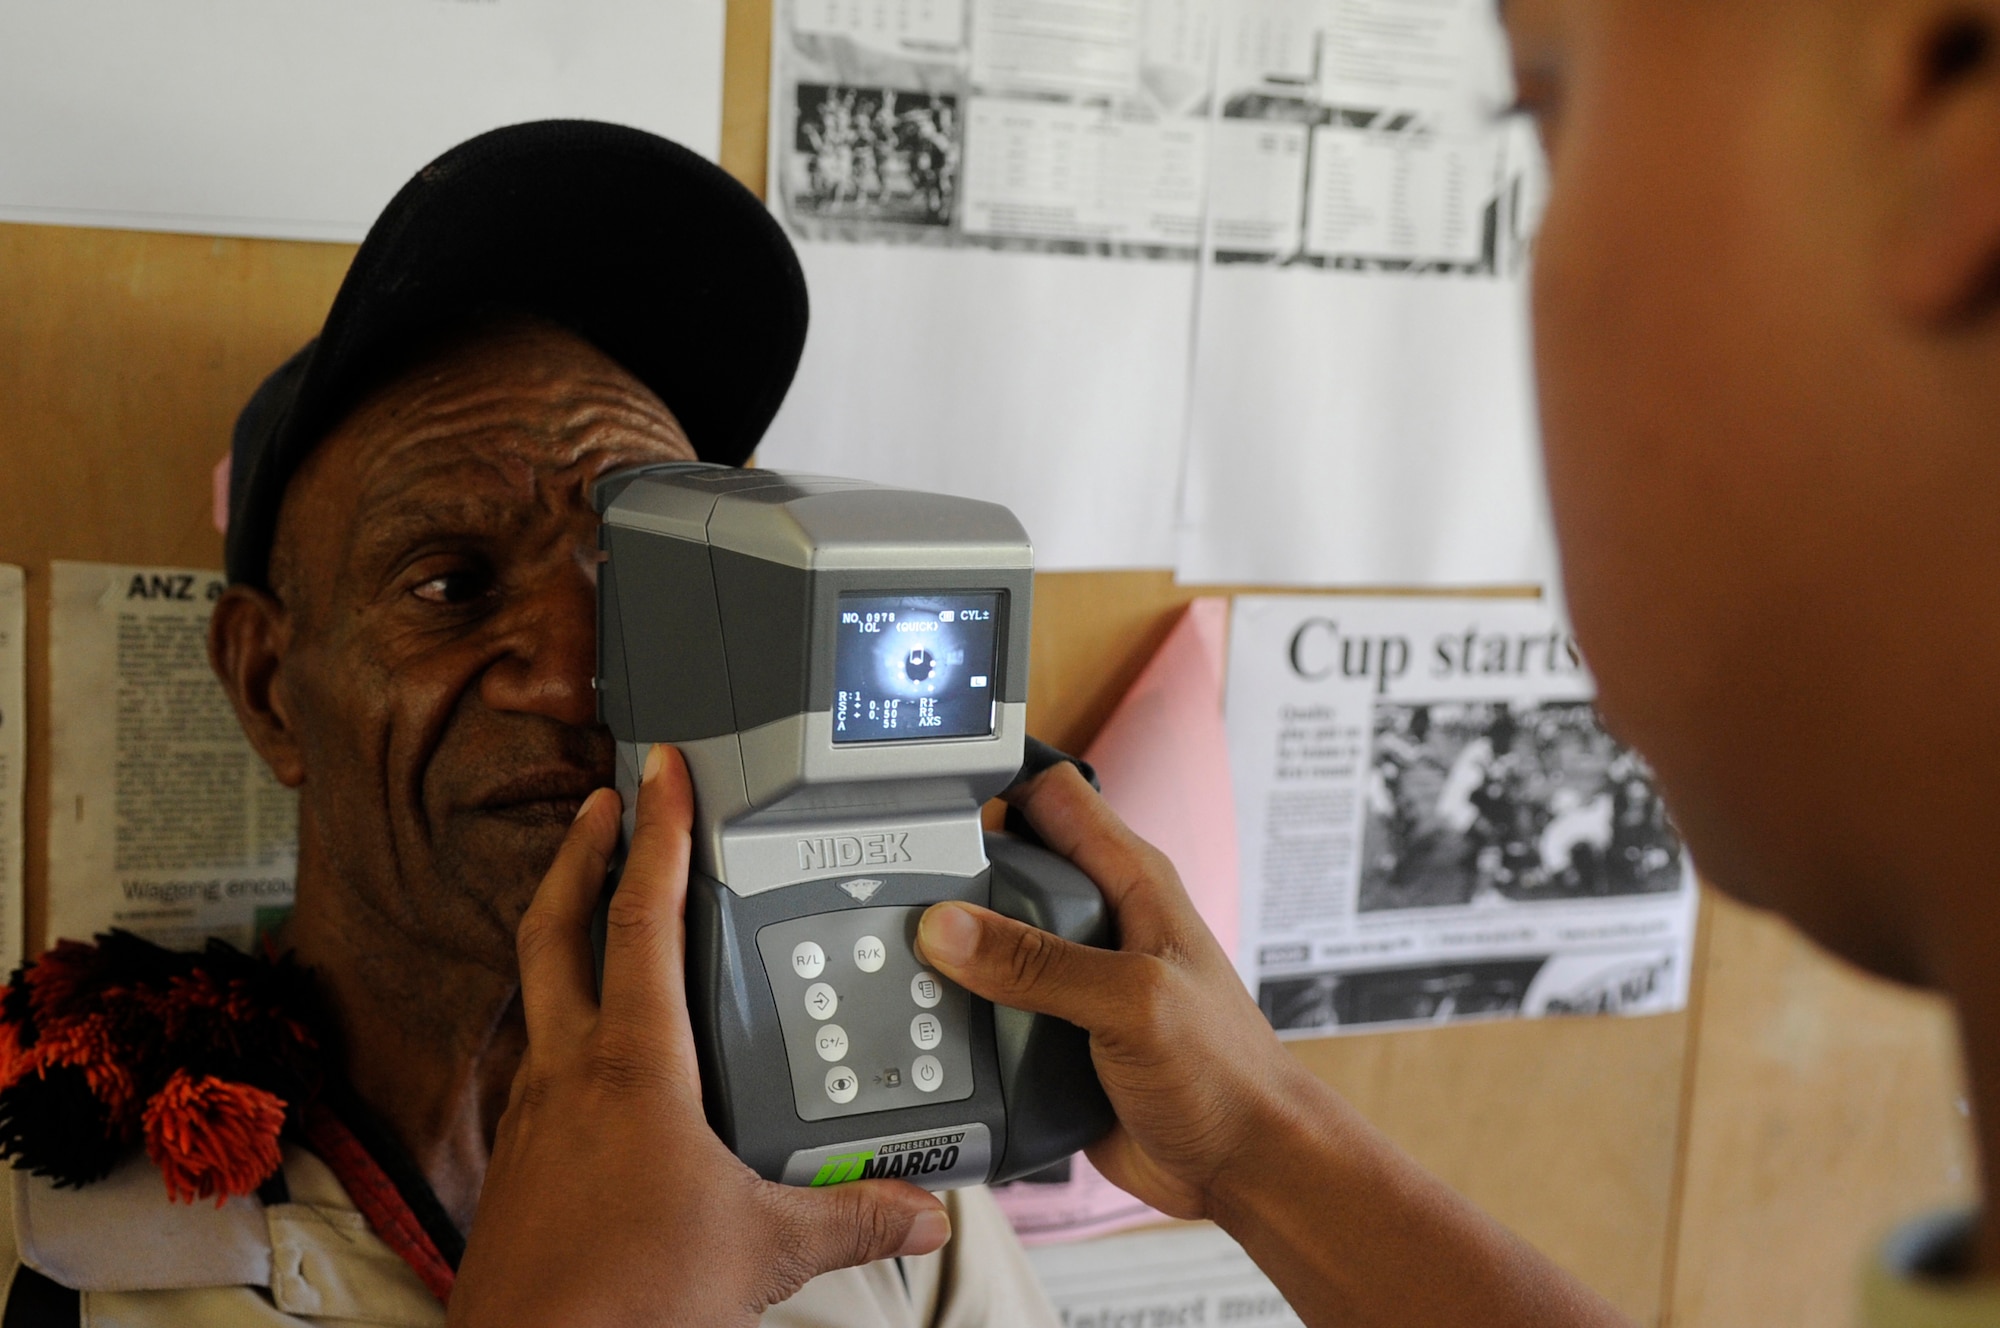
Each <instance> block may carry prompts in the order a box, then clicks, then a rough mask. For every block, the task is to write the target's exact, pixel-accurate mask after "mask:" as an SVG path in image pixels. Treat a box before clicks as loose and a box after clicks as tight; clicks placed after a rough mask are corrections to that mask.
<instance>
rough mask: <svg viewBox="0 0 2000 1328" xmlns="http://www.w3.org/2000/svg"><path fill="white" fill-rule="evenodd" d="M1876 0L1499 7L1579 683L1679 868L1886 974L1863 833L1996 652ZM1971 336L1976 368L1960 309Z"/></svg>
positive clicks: (1976, 478) (1909, 781)
mask: <svg viewBox="0 0 2000 1328" xmlns="http://www.w3.org/2000/svg"><path fill="white" fill-rule="evenodd" d="M1894 8H1895V6H1894V3H1893V0H1888V2H1886V3H1874V0H1846V2H1842V0H1797V2H1796V3H1794V2H1793V0H1507V4H1506V11H1505V12H1506V20H1507V24H1508V28H1509V30H1510V35H1511V36H1512V38H1513V42H1514V56H1515V62H1516V71H1517V82H1518V84H1519V85H1520V89H1521V93H1522V97H1523V101H1524V103H1526V105H1527V106H1528V107H1529V109H1532V110H1536V111H1537V112H1539V119H1540V122H1541V125H1542V128H1543V131H1544V137H1545V142H1546V143H1547V145H1548V147H1549V149H1550V157H1551V165H1552V169H1553V173H1554V174H1553V188H1552V193H1551V197H1550V202H1549V208H1548V212H1547V216H1546V220H1545V224H1544V227H1543V230H1542V233H1541V237H1540V240H1539V247H1538V251H1537V259H1536V269H1535V277H1534V304H1535V325H1536V326H1535V341H1536V359H1537V372H1538V376H1539V380H1540V392H1541V404H1542V413H1543V425H1544V433H1545V443H1544V446H1545V449H1546V455H1547V466H1548V477H1549V485H1550V490H1551V494H1552V497H1553V501H1554V507H1555V513H1556V520H1557V526H1558V530H1559V533H1560V536H1561V541H1562V549H1563V566H1564V573H1565V578H1566V581H1567V594H1568V597H1569V602H1570V607H1571V610H1572V612H1573V614H1574V617H1575V622H1576V627H1577V631H1578V634H1579V637H1580V639H1581V641H1582V643H1583V646H1584V648H1585V650H1586V652H1587V654H1588V655H1589V657H1590V661H1591V664H1592V666H1593V669H1594V670H1595V672H1596V674H1597V676H1598V678H1599V681H1600V684H1601V687H1602V700H1603V704H1604V707H1605V710H1606V713H1607V715H1608V717H1609V718H1610V720H1611V721H1612V723H1613V724H1614V726H1615V727H1617V728H1618V729H1619V730H1620V731H1621V733H1622V735H1623V736H1625V737H1626V738H1627V739H1628V740H1630V741H1632V742H1633V743H1634V744H1635V745H1637V746H1638V747H1639V748H1640V749H1642V750H1643V751H1644V752H1645V753H1646V754H1647V755H1648V756H1649V757H1650V758H1651V759H1652V760H1653V762H1654V763H1655V765H1656V767H1657V769H1658V771H1659V773H1660V775H1661V777H1662V780H1663V782H1664V784H1665V786H1666V788H1667V791H1668V793H1669V797H1670V804H1671V805H1672V807H1673V808H1674V811H1675V815H1676V817H1677V818H1678V819H1679V821H1680V823H1681V825H1682V827H1683V829H1684V830H1685V831H1686V833H1687V835H1688V838H1689V840H1690V841H1691V843H1692V845H1693V847H1694V849H1695V853H1696V856H1697V860H1698V861H1700V862H1701V863H1702V865H1703V867H1704V868H1705V869H1706V871H1707V873H1708V874H1710V875H1711V876H1712V877H1713V878H1714V879H1716V880H1717V881H1718V882H1719V883H1720V884H1722V885H1723V886H1725V887H1726V888H1729V889H1730V890H1732V891H1733V892H1738V893H1742V894H1745V895H1746V896H1748V897H1749V898H1751V899H1752V900H1753V901H1755V902H1764V903H1770V904H1774V905H1777V906H1779V907H1781V908H1782V909H1783V910H1784V911H1785V912H1787V913H1788V914H1790V915H1791V916H1792V917H1793V918H1794V920H1795V921H1797V922H1799V923H1800V924H1801V925H1802V926H1803V927H1804V928H1805V929H1806V930H1807V931H1808V932H1809V933H1811V934H1813V935H1815V936H1816V937H1817V938H1818V939H1820V940H1821V941H1822V942H1824V943H1826V944H1828V945H1830V946H1831V947H1832V948H1834V949H1836V950H1838V951H1841V952H1843V953H1845V954H1847V955H1848V956H1850V957H1852V958H1856V959H1859V960H1860V961H1862V962H1863V963H1866V964H1868V965H1870V966H1872V967H1875V968H1877V969H1880V970H1883V971H1887V972H1891V973H1897V974H1911V973H1914V971H1915V970H1916V969H1917V968H1918V967H1919V965H1918V964H1917V963H1916V962H1915V961H1914V960H1913V958H1912V956H1910V955H1908V954H1906V953H1903V952H1901V950H1900V949H1899V947H1900V945H1901V944H1902V942H1901V941H1900V940H1899V939H1898V935H1897V928H1896V927H1894V926H1892V925H1888V919H1889V918H1890V917H1892V916H1893V915H1894V909H1895V905H1894V904H1893V903H1892V902H1890V901H1886V900H1882V899H1880V898H1879V895H1880V894H1881V893H1882V890H1881V884H1882V878H1883V875H1884V868H1885V867H1886V866H1887V865H1888V864H1887V863H1886V862H1885V857H1887V856H1888V854H1889V853H1890V852H1891V850H1889V849H1888V848H1887V847H1886V845H1885V843H1884V841H1883V840H1882V839H1879V838H1878V837H1877V836H1878V835H1881V834H1882V833H1884V828H1885V827H1887V826H1893V825H1895V824H1896V823H1897V822H1898V818H1899V817H1901V816H1903V815H1904V814H1905V810H1906V804H1907V808H1908V810H1909V812H1910V814H1911V815H1915V814H1916V811H1915V809H1916V808H1918V807H1919V806H1921V804H1922V801H1923V800H1924V799H1927V798H1935V797H1938V796H1942V794H1943V790H1942V789H1941V788H1940V787H1939V784H1938V782H1937V781H1939V780H1943V779H1948V778H1950V776H1949V775H1948V774H1944V773H1941V772H1943V771H1949V770H1952V769H1957V770H1961V771H1962V770H1963V769H1965V768H1966V767H1965V765H1964V764H1963V763H1962V762H1958V761H1957V757H1958V756H1959V755H1960V753H1955V752H1951V751H1948V750H1947V749H1949V748H1954V747H1959V746H1965V745H1967V737H1968V732H1967V729H1968V725H1967V722H1966V720H1965V719H1964V718H1961V719H1958V720H1954V719H1952V718H1951V717H1950V716H1949V715H1948V714H1947V713H1946V710H1945V708H1944V704H1945V702H1946V701H1947V699H1949V698H1957V699H1959V700H1962V699H1963V698H1965V697H1966V696H1967V695H1968V694H1969V692H1968V682H1969V679H1968V678H1967V677H1966V676H1965V673H1966V670H1967V668H1968V667H1969V665H1970V661H1975V660H1980V659H1990V658H1991V657H1992V642H1990V641H1987V640H1984V639H1982V638H1981V634H1982V633H1984V632H1986V630H1987V629H1986V627H1985V626H1984V625H1983V622H1984V617H1985V615H1981V614H1979V613H1976V612H1972V611H1970V606H1972V605H1976V604H1979V603H1983V602H1990V595H1991V588H1990V586H1978V585H1975V584H1973V583H1972V582H1971V581H1968V580H1967V579H1966V578H1965V577H1964V575H1963V574H1962V569H1967V568H1968V556H1969V555H1972V556H1971V558H1970V570H1972V571H1974V572H1976V571H1977V570H1978V568H1980V567H1984V566H1988V565H1990V553H1989V554H1977V553H1976V552H1975V551H1977V550H1981V549H1989V550H1990V541H1991V539H1992V520H1993V518H1992V515H1991V513H1992V512H1993V511H1994V510H1995V503H1996V500H2000V482H1996V481H2000V472H1996V468H1995V461H1994V458H1995V454H1996V451H2000V449H1995V448H1994V447H1993V446H1992V445H1991V444H1992V441H1993V439H1992V426H1991V422H1990V417H1989V418H1988V420H1987V422H1985V423H1984V424H1983V425H1975V426H1973V427H1971V428H1960V423H1961V422H1960V421H1958V420H1956V419H1955V418H1954V417H1953V414H1952V411H1951V409H1950V408H1949V407H1948V406H1946V405H1944V404H1942V403H1943V402H1944V401H1945V400H1946V399H1947V398H1948V397H1949V396H1950V393H1951V391H1952V390H1953V388H1954V385H1955V384H1954V382H1953V381H1951V380H1950V379H1949V377H1948V375H1949V374H1950V373H1951V372H1953V371H1951V370H1949V369H1946V370H1944V371H1943V372H1940V366H1941V365H1943V364H1944V360H1943V359H1942V358H1940V356H1941V353H1942V352H1943V351H1945V350H1948V349H1949V347H1948V345H1947V344H1946V343H1945V342H1944V341H1942V340H1940V339H1939V338H1938V337H1936V336H1929V337H1928V339H1927V337H1926V333H1927V332H1929V331H1931V330H1930V329H1923V328H1919V327H1916V326H1914V325H1913V323H1912V321H1911V320H1910V319H1908V318H1904V317H1901V316H1900V315H1899V313H1898V311H1897V310H1896V308H1894V307H1893V301H1891V300H1890V299H1889V298H1887V296H1886V294H1885V291H1886V290H1887V286H1888V283H1887V282H1886V281H1885V280H1884V268H1883V260H1884V255H1885V254H1886V253H1887V252H1888V251H1889V248H1890V243H1891V241H1890V237H1891V236H1892V235H1893V233H1894V225H1895V220H1896V219H1895V217H1894V215H1893V207H1894V205H1895V200H1896V197H1897V195H1896V190H1895V188H1894V180H1895V169H1896V160H1895V156H1894V153H1895V150H1896V149H1895V144H1894V141H1893V134H1892V133H1891V132H1890V126H1891V124H1892V121H1893V119H1894V116H1893V113H1892V112H1893V109H1894V107H1893V103H1894V101H1895V98H1896V96H1897V95H1898V94H1897V91H1896V88H1895V87H1894V86H1892V85H1893V83H1894V80H1895V77H1896V74H1895V70H1894V68H1893V63H1894V62H1893V61H1892V60H1890V59H1888V58H1886V55H1885V51H1884V49H1883V43H1880V42H1876V41H1873V40H1871V38H1872V37H1873V36H1876V35H1879V33H1877V32H1876V31H1875V29H1876V28H1878V27H1880V26H1881V24H1880V22H1879V21H1880V20H1881V19H1882V17H1883V15H1884V14H1885V13H1887V12H1889V11H1891V10H1893V9H1894ZM1969 353H1972V354H1983V355H1985V356H1986V359H1985V360H1984V361H1983V363H1984V365H1985V366H1986V368H1985V370H1984V372H1987V373H1989V374H1990V373H1991V372H1992V365H1993V359H1992V354H1991V337H1990V336H1988V337H1987V339H1986V346H1985V349H1984V350H1983V351H1982V350H1978V349H1977V348H1976V347H1972V348H1969ZM1967 369H1968V372H1969V373H1970V372H1976V371H1977V364H1968V366H1967ZM1967 381H1971V378H1970V377H1968V379H1967ZM1961 413H1962V412H1961ZM1954 429H1957V430H1958V432H1956V433H1954V432H1953V431H1954ZM1968 620H1970V621H1968ZM1990 691H1991V689H1990V686H1989V687H1986V688H1984V689H1983V692H1984V693H1987V694H1990ZM1910 697H1915V698H1917V701H1916V705H1917V708H1918V709H1919V710H1922V711H1927V710H1928V709H1929V708H1930V707H1931V706H1933V705H1936V706H1938V707H1939V710H1938V713H1937V714H1936V715H1933V716H1926V715H1919V716H1916V717H1912V716H1911V715H1910V714H1909V713H1908V712H1907V711H1906V710H1904V709H1901V708H1899V706H1898V704H1897V703H1898V700H1899V699H1903V698H1910ZM1982 704H1983V703H1982ZM1975 718H1976V717H1975ZM1983 724H1984V720H1983V719H1976V722H1973V723H1971V724H1970V730H1971V732H1972V733H1975V734H1976V733H1977V732H1978V730H1979V729H1980V728H1981V727H1982V726H1983ZM1986 743H1990V736H1989V737H1985V738H1978V739H1976V743H1975V745H1978V744H1986ZM1884 771H1894V772H1895V777H1894V779H1885V778H1884V774H1883V772H1884ZM1950 796H1952V797H1953V798H1954V799H1956V798H1958V797H1962V796H1963V790H1960V791H1958V792H1956V793H1953V794H1951V795H1950ZM1904 823H1905V824H1909V823H1914V822H1908V821H1906V822H1904ZM1915 866H1918V865H1917V864H1911V863H1900V864H1897V870H1898V871H1907V870H1910V869H1911V868H1912V867H1915ZM1918 869H1919V870H1921V867H1918Z"/></svg>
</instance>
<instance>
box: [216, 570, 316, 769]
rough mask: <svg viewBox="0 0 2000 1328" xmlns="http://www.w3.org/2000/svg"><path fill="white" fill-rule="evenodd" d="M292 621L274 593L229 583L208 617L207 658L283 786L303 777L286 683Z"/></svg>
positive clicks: (252, 741) (238, 716) (245, 728)
mask: <svg viewBox="0 0 2000 1328" xmlns="http://www.w3.org/2000/svg"><path fill="white" fill-rule="evenodd" d="M291 640H292V624H291V618H290V616H289V615H288V614H287V613H286V612H285V606H284V605H283V604H281V603H279V602H278V600H277V597H276V596H274V595H271V594H269V593H268V592H266V591H262V590H253V589H251V588H250V587H248V586H231V587H229V588H228V589H227V590H226V591H224V592H223V595H222V598H221V599H219V600H217V601H216V602H215V611H214V612H213V613H212V614H210V615H209V619H208V662H209V666H210V667H212V668H213V669H214V670H215V676H216V677H218V678H220V679H221V680H222V689H223V690H224V691H226V692H228V693H229V700H230V703H231V704H233V705H234V706H235V707H236V719H237V722H238V723H240V724H242V725H243V732H244V734H245V735H246V736H248V737H249V739H250V745H251V746H252V747H255V748H256V749H257V754H258V755H259V756H261V757H263V758H264V763H265V764H266V765H268V766H270V767H271V773H272V774H273V775H274V776H276V778H277V780H278V782H279V783H281V784H283V785H285V786H286V787H287V788H297V787H298V786H299V785H300V784H302V783H304V782H305V777H306V766H305V756H304V753H302V752H301V751H300V750H299V741H298V726H297V724H296V722H295V721H294V717H293V715H292V713H291V708H290V705H289V704H288V701H287V698H286V695H285V687H284V666H285V654H286V651H287V650H288V649H289V648H290V646H291Z"/></svg>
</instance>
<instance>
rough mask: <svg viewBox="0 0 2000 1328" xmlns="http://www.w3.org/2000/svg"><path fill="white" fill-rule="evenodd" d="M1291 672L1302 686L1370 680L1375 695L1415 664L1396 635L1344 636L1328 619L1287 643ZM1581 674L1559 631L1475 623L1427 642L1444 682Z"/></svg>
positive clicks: (1434, 670) (1304, 627) (1308, 625)
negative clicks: (1490, 628) (1491, 628)
mask: <svg viewBox="0 0 2000 1328" xmlns="http://www.w3.org/2000/svg"><path fill="white" fill-rule="evenodd" d="M1286 655H1287V662H1288V663H1289V664H1290V666H1291V669H1292V672H1293V673H1295V674H1297V675H1298V676H1299V677H1300V678H1303V679H1305V680H1306V681H1307V682H1324V681H1327V680H1329V679H1336V678H1337V679H1340V680H1343V681H1349V682H1351V681H1355V680H1357V679H1363V678H1367V679H1373V680H1374V684H1375V694H1376V695H1377V696H1382V695H1385V694H1387V692H1388V690H1389V688H1390V686H1391V684H1393V683H1396V682H1399V681H1401V680H1402V679H1403V678H1404V677H1405V676H1407V675H1408V674H1409V672H1410V669H1411V667H1412V666H1413V665H1414V664H1415V663H1416V659H1417V656H1416V650H1415V647H1414V646H1413V645H1412V644H1411V642H1410V638H1409V637H1407V636H1400V635H1383V636H1366V635H1363V636H1347V635H1342V633H1341V631H1340V624H1339V623H1338V622H1336V621H1335V620H1334V619H1332V618H1320V617H1314V618H1307V619H1306V620H1305V621H1303V622H1301V623H1300V624H1299V625H1298V627H1297V628H1295V629H1294V630H1293V632H1292V634H1291V636H1290V638H1288V641H1287V644H1286ZM1584 672H1585V669H1584V664H1583V652H1582V651H1580V650H1579V649H1578V648H1577V644H1576V638H1575V637H1574V636H1573V635H1571V634H1570V633H1569V632H1568V631H1566V630H1563V629H1562V628H1550V629H1548V630H1547V631H1540V632H1482V631H1481V630H1480V629H1479V627H1478V625H1477V624H1476V623H1475V624H1473V625H1471V626H1468V627H1467V628H1466V629H1465V630H1464V631H1463V632H1440V633H1439V634H1438V635H1437V637H1436V638H1434V639H1433V640H1432V642H1431V649H1430V666H1429V670H1428V674H1429V676H1430V677H1431V678H1433V679H1446V678H1525V677H1528V676H1531V675H1534V676H1540V677H1548V678H1562V677H1572V676H1577V675H1581V674H1583V673H1584Z"/></svg>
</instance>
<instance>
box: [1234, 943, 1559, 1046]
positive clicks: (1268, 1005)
mask: <svg viewBox="0 0 2000 1328" xmlns="http://www.w3.org/2000/svg"><path fill="white" fill-rule="evenodd" d="M1547 962H1548V960H1547V958H1546V957H1545V956H1530V957H1527V958H1522V959H1485V960H1471V961H1456V962H1447V963H1438V964H1423V965H1419V966H1417V967H1413V968H1392V969H1378V970H1375V971H1372V972H1371V971H1360V972H1355V971H1342V972H1323V973H1307V974H1302V975H1299V976H1297V977H1280V978H1266V979H1264V980H1263V981H1262V982H1260V983H1259V984H1258V985H1257V1004H1258V1006H1259V1007H1261V1008H1262V1009H1263V1011H1264V1017H1265V1018H1266V1019H1268V1020H1270V1021H1271V1027H1273V1028H1275V1029H1277V1030H1278V1031H1279V1032H1281V1033H1299V1032H1310V1031H1319V1030H1326V1031H1331V1030H1333V1029H1336V1028H1343V1027H1348V1026H1350V1025H1354V1024H1415V1023H1433V1024H1448V1023H1453V1022H1456V1021H1458V1020H1461V1019H1479V1018H1492V1017H1497V1016H1501V1015H1512V1014H1519V1013H1520V1012H1521V1005H1522V1002H1523V1001H1524V1000H1526V999H1527V995H1528V988H1529V986H1530V985H1531V984H1532V983H1533V982H1534V980H1535V975H1536V974H1538V973H1540V972H1541V970H1542V967H1543V966H1544V965H1545V964H1546V963H1547Z"/></svg>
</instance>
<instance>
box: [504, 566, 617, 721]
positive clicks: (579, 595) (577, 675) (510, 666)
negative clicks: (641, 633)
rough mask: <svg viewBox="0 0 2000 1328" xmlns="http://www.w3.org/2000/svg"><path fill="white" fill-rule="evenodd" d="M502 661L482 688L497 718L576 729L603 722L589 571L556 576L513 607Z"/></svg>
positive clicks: (593, 591) (593, 586)
mask: <svg viewBox="0 0 2000 1328" xmlns="http://www.w3.org/2000/svg"><path fill="white" fill-rule="evenodd" d="M506 617H507V621H506V622H505V623H504V625H503V627H502V632H503V637H502V640H501V641H500V642H499V645H500V654H499V657H498V658H497V659H495V660H494V661H493V663H492V664H491V665H489V666H488V667H487V669H486V673H485V675H484V677H483V678H482V679H481V682H480V699H481V700H482V701H484V702H485V703H486V705H487V706H488V707H489V708H491V709H493V710H499V711H516V712H520V713H524V714H534V715H541V716H544V717H546V718H549V719H553V720H555V721H557V722H558V723H562V724H569V725H573V726H576V727H583V726H586V725H591V724H595V723H596V722H597V693H596V691H595V689H594V688H593V687H592V686H591V683H592V679H593V678H594V677H595V675H596V672H597V583H596V580H595V578H593V577H592V576H591V574H590V571H589V569H587V568H585V567H581V566H574V565H572V566H569V567H565V568H563V569H562V570H561V571H560V572H556V573H553V574H551V575H550V576H549V577H548V578H547V579H546V580H545V581H544V582H543V583H542V584H540V585H538V586H537V587H536V588H535V591H534V593H533V594H531V595H529V596H526V597H524V598H523V599H521V600H520V601H519V602H517V603H516V604H514V605H513V606H511V607H510V609H509V610H508V611H507V614H506Z"/></svg>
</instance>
